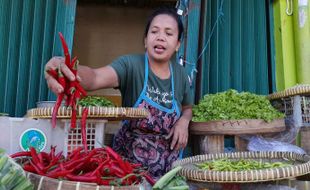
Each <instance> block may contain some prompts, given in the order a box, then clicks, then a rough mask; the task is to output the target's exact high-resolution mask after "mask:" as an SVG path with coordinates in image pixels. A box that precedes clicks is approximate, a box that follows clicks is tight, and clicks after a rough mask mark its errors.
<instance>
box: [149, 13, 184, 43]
mask: <svg viewBox="0 0 310 190" xmlns="http://www.w3.org/2000/svg"><path fill="white" fill-rule="evenodd" d="M158 15H169V16H171V17H172V18H174V19H175V21H176V22H177V23H178V31H179V34H178V40H181V37H182V35H183V30H184V28H183V23H182V20H181V18H180V16H179V15H178V14H177V11H176V9H175V8H170V7H160V8H157V9H156V10H155V11H154V12H153V13H152V14H151V15H150V16H149V17H148V19H147V23H146V27H145V31H144V38H145V37H146V36H147V33H148V31H149V29H150V25H151V23H152V21H153V19H154V18H155V17H156V16H158Z"/></svg>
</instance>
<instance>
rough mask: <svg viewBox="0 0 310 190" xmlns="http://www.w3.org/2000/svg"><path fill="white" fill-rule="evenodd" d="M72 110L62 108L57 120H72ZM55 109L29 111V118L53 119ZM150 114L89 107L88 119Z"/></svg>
mask: <svg viewBox="0 0 310 190" xmlns="http://www.w3.org/2000/svg"><path fill="white" fill-rule="evenodd" d="M82 111H83V107H78V109H77V118H81V116H82ZM71 112H72V111H71V108H67V107H65V106H62V107H60V108H59V110H58V112H57V118H61V119H69V118H71ZM52 113H53V107H43V108H33V109H30V110H28V111H27V117H30V118H34V119H50V118H51V117H52ZM147 116H148V112H147V111H146V110H145V109H140V108H127V107H88V116H87V118H96V119H109V120H122V119H131V118H132V119H138V118H146V117H147Z"/></svg>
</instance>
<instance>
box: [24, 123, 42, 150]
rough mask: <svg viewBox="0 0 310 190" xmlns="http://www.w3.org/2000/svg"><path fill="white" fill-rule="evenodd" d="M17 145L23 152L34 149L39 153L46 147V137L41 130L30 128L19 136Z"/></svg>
mask: <svg viewBox="0 0 310 190" xmlns="http://www.w3.org/2000/svg"><path fill="white" fill-rule="evenodd" d="M19 145H20V147H21V149H22V150H23V151H29V149H30V147H34V148H35V149H36V150H37V151H38V152H41V151H43V150H44V148H45V146H46V136H45V134H44V133H43V132H42V131H41V130H39V129H35V128H30V129H27V130H26V131H24V132H23V133H22V135H21V136H20V139H19Z"/></svg>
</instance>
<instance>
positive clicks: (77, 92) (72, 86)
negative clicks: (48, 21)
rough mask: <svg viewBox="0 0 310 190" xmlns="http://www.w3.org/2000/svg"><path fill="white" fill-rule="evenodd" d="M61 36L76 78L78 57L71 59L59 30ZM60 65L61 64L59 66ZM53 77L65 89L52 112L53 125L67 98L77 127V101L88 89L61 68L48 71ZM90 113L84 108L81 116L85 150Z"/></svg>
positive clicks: (67, 64) (72, 118)
mask: <svg viewBox="0 0 310 190" xmlns="http://www.w3.org/2000/svg"><path fill="white" fill-rule="evenodd" d="M59 37H60V40H61V44H62V47H63V52H64V56H65V64H66V66H67V67H68V68H69V69H70V70H71V72H72V73H73V74H74V76H75V78H77V66H78V63H79V62H78V60H77V57H74V58H73V59H72V60H71V56H70V53H69V49H68V45H67V43H66V41H65V39H64V37H63V35H62V34H61V33H60V32H59ZM59 67H60V66H59ZM47 72H48V73H49V74H50V75H51V76H52V77H54V78H55V79H56V80H57V81H58V82H59V84H61V85H62V87H63V89H64V91H63V92H62V93H60V94H58V96H57V100H56V103H55V105H54V108H53V112H52V127H53V128H55V127H56V118H57V114H58V110H59V107H60V105H61V103H62V101H63V100H64V99H65V100H66V106H67V107H68V108H70V109H71V110H72V112H71V128H75V127H76V119H77V101H78V100H79V99H80V98H81V97H84V96H86V95H87V93H86V91H85V90H84V89H83V87H82V86H81V85H80V83H79V81H78V80H77V79H76V80H75V81H70V80H69V79H68V78H67V77H65V76H64V75H63V73H62V72H61V68H57V69H55V70H48V71H47ZM87 115H88V109H87V108H83V111H82V118H81V131H82V143H83V146H84V149H85V151H86V150H87V143H86V118H87Z"/></svg>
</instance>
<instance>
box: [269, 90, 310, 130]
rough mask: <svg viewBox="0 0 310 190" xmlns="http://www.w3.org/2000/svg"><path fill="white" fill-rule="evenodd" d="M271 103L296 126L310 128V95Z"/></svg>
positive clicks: (296, 96) (276, 100) (286, 98)
mask: <svg viewBox="0 0 310 190" xmlns="http://www.w3.org/2000/svg"><path fill="white" fill-rule="evenodd" d="M271 103H272V105H273V106H274V107H275V108H276V109H278V110H279V111H281V112H283V113H284V114H285V116H286V117H287V118H288V119H293V121H294V123H295V124H296V125H298V126H304V127H310V95H303V96H301V95H295V96H291V97H285V98H280V99H274V100H272V101H271Z"/></svg>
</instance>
